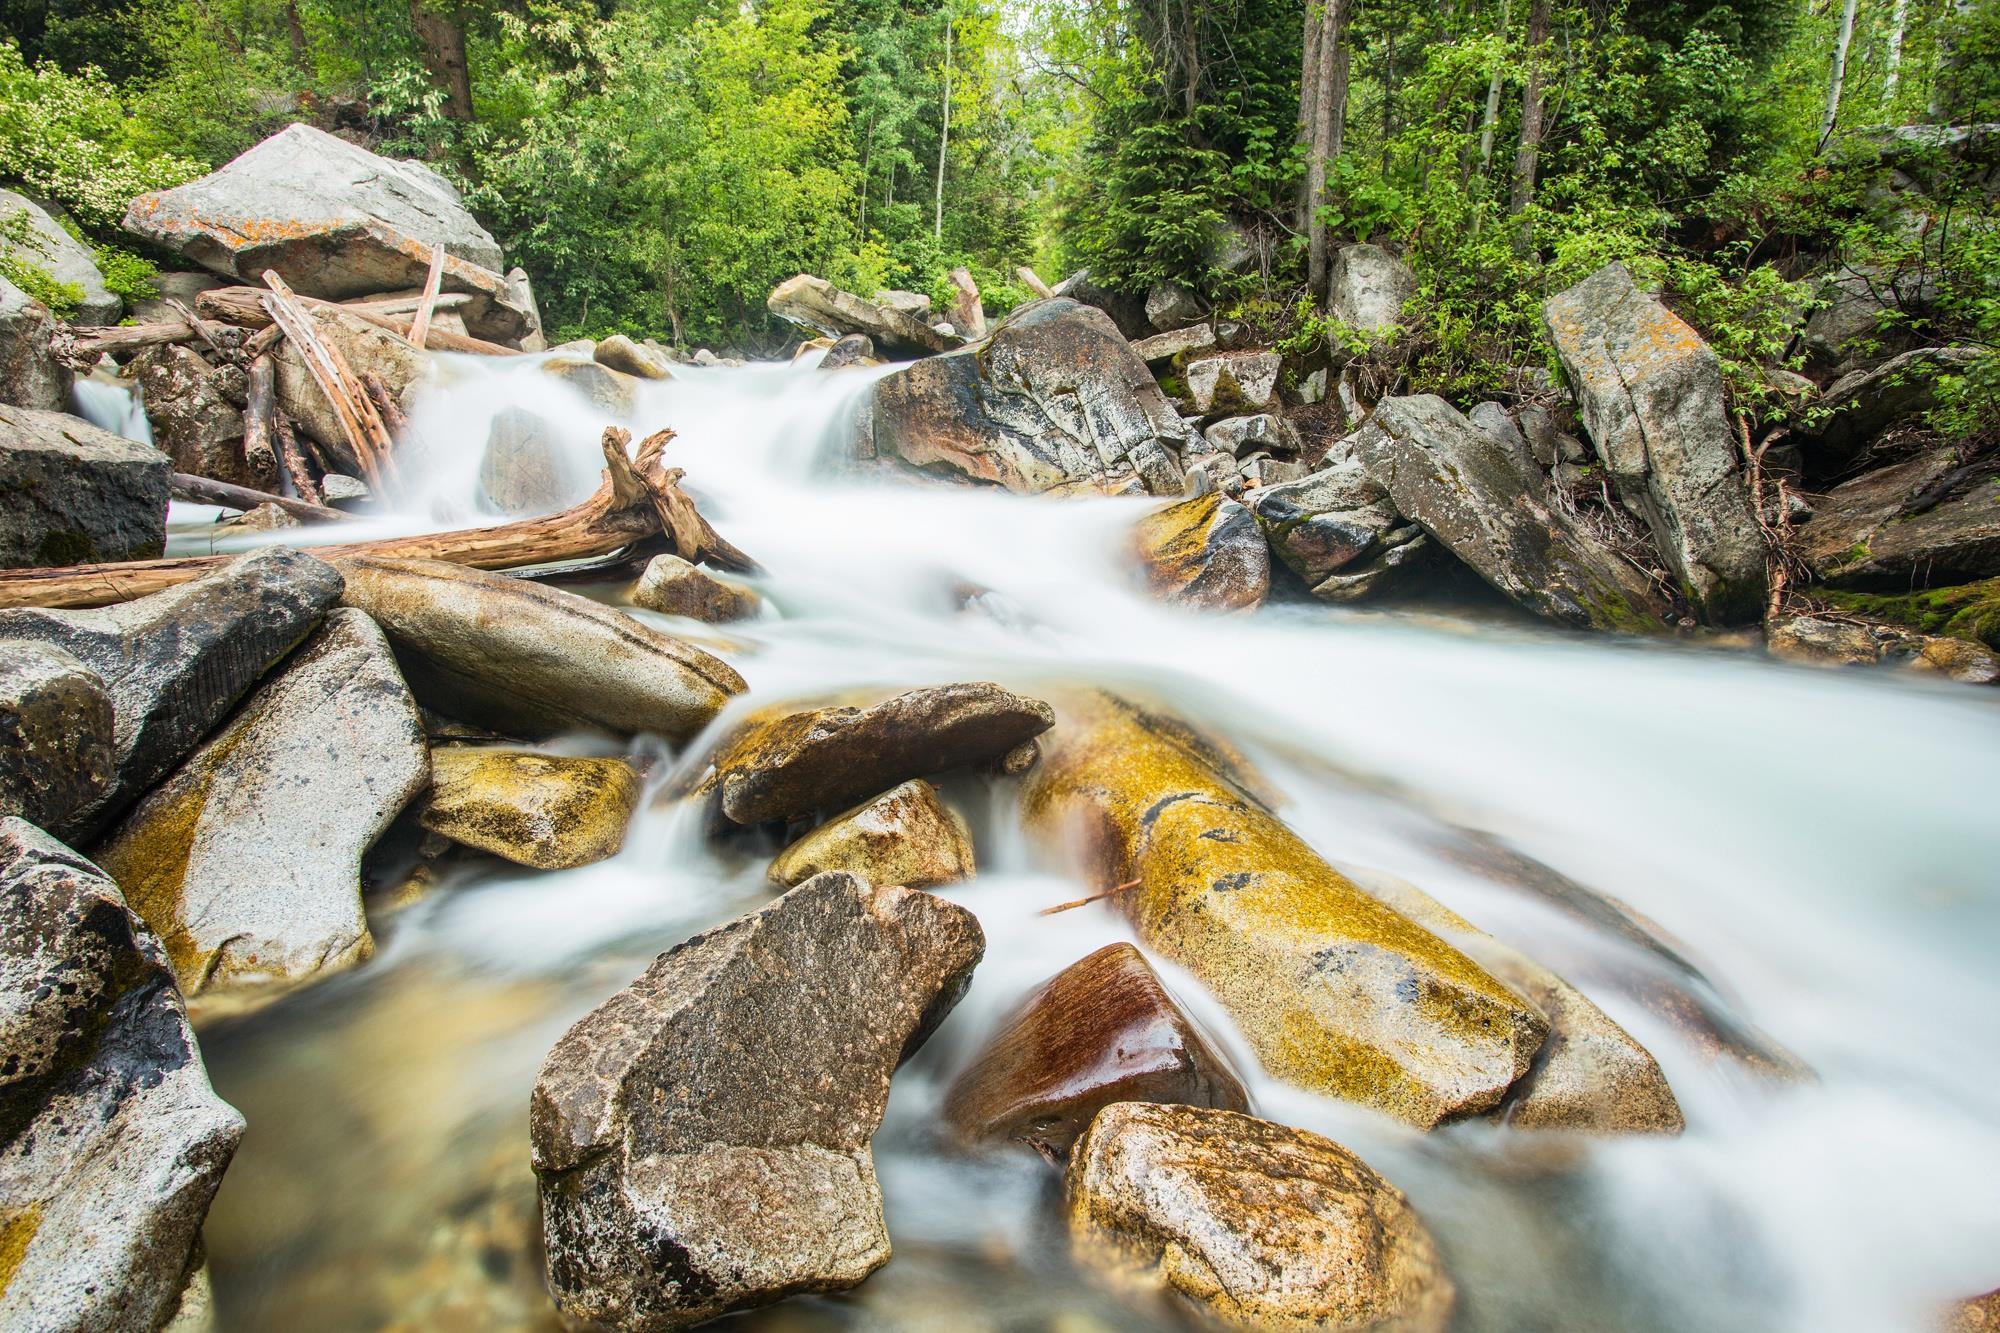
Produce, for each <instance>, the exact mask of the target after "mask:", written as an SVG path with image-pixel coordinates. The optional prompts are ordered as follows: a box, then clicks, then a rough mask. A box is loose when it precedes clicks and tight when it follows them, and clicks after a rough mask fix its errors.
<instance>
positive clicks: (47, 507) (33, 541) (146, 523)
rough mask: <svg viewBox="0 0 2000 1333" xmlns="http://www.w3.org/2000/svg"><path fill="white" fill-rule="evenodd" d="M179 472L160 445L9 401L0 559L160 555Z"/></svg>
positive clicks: (4, 415)
mask: <svg viewBox="0 0 2000 1333" xmlns="http://www.w3.org/2000/svg"><path fill="white" fill-rule="evenodd" d="M171 471H172V467H171V465H170V464H169V463H168V461H167V456H166V455H165V454H163V453H161V452H160V451H159V450H157V449H154V448H152V447H151V446H150V445H144V444H140V443H139V442H138V441H136V440H128V439H126V438H124V437H123V436H120V435H113V434H112V433H111V432H110V431H107V430H100V429H98V428H97V427H96V426H93V425H91V424H90V423H89V422H87V421H85V420H84V419H83V418H81V417H73V416H70V415H68V414H67V413H64V412H41V411H36V410H34V409H31V408H22V407H6V406H0V495H4V496H5V497H6V503H5V504H0V567H6V568H10V569H13V568H21V567H32V566H43V565H75V564H95V563H99V562H107V561H113V560H146V559H151V558H152V557H154V556H157V555H159V554H160V552H161V550H162V549H164V547H165V544H166V540H167V499H168V494H167V491H168V486H167V474H168V473H169V472H171Z"/></svg>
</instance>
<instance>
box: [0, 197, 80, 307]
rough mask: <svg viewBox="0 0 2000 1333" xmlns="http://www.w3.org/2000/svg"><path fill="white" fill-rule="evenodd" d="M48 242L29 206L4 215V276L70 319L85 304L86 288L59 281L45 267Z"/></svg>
mask: <svg viewBox="0 0 2000 1333" xmlns="http://www.w3.org/2000/svg"><path fill="white" fill-rule="evenodd" d="M49 257H50V256H49V247H48V242H47V241H45V240H44V239H43V238H42V236H41V234H40V233H39V232H37V231H36V230H35V227H34V223H33V222H32V221H31V220H30V219H29V217H28V211H27V210H26V209H17V210H15V211H14V212H13V213H10V214H8V215H7V216H6V217H5V218H0V278H5V279H7V281H9V282H11V283H13V284H14V285H15V286H16V287H19V288H20V289H21V290H22V291H23V292H25V293H26V294H27V295H28V296H30V297H32V298H34V299H35V300H37V301H40V302H41V303H42V304H43V305H45V306H47V307H48V308H49V310H50V312H51V313H52V314H54V315H55V317H56V318H57V319H70V318H72V317H74V316H75V314H76V312H77V308H78V307H79V306H81V305H82V304H83V288H81V287H79V286H77V285H76V284H75V283H73V282H62V281H59V280H58V279H57V278H56V277H55V275H54V274H52V273H50V272H49V270H48V269H47V268H46V267H44V264H43V263H38V262H36V261H37V260H40V261H47V260H48V259H49Z"/></svg>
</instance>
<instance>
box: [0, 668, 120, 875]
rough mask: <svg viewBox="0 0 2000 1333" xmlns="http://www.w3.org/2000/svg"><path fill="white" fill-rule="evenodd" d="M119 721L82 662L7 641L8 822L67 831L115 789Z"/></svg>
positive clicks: (3, 695)
mask: <svg viewBox="0 0 2000 1333" xmlns="http://www.w3.org/2000/svg"><path fill="white" fill-rule="evenodd" d="M114 719H115V715H114V713H113V711H112V708H111V698H110V696H109V695H107V694H106V693H105V691H104V682H103V680H102V679H100V678H99V677H98V675H97V673H96V672H95V671H92V670H91V669H90V668H89V667H87V666H85V665H84V664H83V663H81V662H79V661H77V659H76V658H74V657H72V656H71V655H70V654H68V653H66V652H64V651H63V650H62V649H60V648H58V647H56V646H54V645H53V644H46V643H24V642H19V641H15V642H7V641H0V817H4V816H7V815H19V816H20V817H21V818H23V819H26V820H27V821H28V822H29V823H31V824H35V825H37V826H39V827H42V828H46V829H49V830H52V831H54V832H56V833H57V834H58V835H61V834H62V833H64V832H65V831H67V830H68V829H69V827H70V821H71V818H72V817H73V816H74V815H75V814H76V813H77V812H78V811H81V810H85V809H88V808H89V807H90V806H91V805H92V804H93V803H94V802H96V801H97V800H98V798H99V797H101V796H103V794H104V791H105V789H106V788H107V787H109V786H110V785H111V776H112V768H113V763H114V759H115V756H116V754H117V750H116V741H115V735H114V732H113V726H114Z"/></svg>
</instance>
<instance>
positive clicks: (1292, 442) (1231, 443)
mask: <svg viewBox="0 0 2000 1333" xmlns="http://www.w3.org/2000/svg"><path fill="white" fill-rule="evenodd" d="M1202 435H1203V437H1204V438H1205V439H1207V441H1208V442H1209V443H1210V444H1212V445H1214V446H1215V447H1216V448H1217V449H1221V450H1223V451H1224V452H1225V453H1229V454H1233V455H1235V456H1236V457H1238V458H1248V457H1249V456H1250V455H1251V454H1254V453H1256V452H1258V451H1259V450H1263V451H1264V452H1266V453H1273V454H1285V455H1287V456H1289V455H1292V454H1296V453H1297V452H1298V451H1299V433H1298V432H1297V431H1296V430H1294V429H1292V423H1291V422H1289V421H1287V420H1285V419H1284V418H1283V417H1281V416H1274V415H1273V414H1271V413H1269V412H1259V413H1257V414H1256V415H1255V416H1247V417H1228V418H1225V419H1224V420H1222V421H1218V422H1216V423H1215V424H1214V425H1212V426H1210V427H1209V428H1208V429H1207V430H1205V431H1203V432H1202Z"/></svg>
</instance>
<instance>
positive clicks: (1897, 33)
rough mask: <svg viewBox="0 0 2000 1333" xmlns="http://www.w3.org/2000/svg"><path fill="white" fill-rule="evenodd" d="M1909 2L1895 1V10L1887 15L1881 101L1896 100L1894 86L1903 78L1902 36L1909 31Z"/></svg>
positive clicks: (1907, 0) (1905, 0) (1904, 0)
mask: <svg viewBox="0 0 2000 1333" xmlns="http://www.w3.org/2000/svg"><path fill="white" fill-rule="evenodd" d="M1909 23H1910V0H1896V8H1895V10H1894V11H1893V12H1891V14H1890V15H1889V36H1888V38H1887V50H1886V51H1884V53H1883V57H1882V100H1883V101H1884V102H1891V103H1893V102H1894V101H1895V100H1896V85H1897V84H1898V83H1899V82H1901V80H1902V76H1903V34H1904V33H1905V32H1906V31H1907V30H1908V29H1909Z"/></svg>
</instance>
